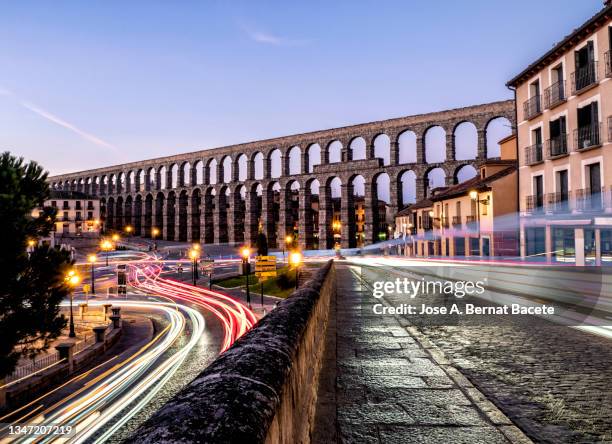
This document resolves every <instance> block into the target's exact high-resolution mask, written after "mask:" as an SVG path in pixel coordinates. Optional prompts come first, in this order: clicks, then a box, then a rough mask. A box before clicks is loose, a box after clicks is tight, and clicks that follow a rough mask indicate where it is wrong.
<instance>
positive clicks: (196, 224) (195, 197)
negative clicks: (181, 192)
mask: <svg viewBox="0 0 612 444" xmlns="http://www.w3.org/2000/svg"><path fill="white" fill-rule="evenodd" d="M196 164H197V163H196ZM196 177H197V173H196ZM201 208H202V191H201V190H200V189H199V188H194V189H193V191H192V192H191V205H190V210H191V211H190V214H188V216H187V217H190V218H191V233H190V236H191V241H193V242H197V243H200V239H201V230H200V226H201V220H200V216H201V213H202V211H201Z"/></svg>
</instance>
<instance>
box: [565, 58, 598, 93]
mask: <svg viewBox="0 0 612 444" xmlns="http://www.w3.org/2000/svg"><path fill="white" fill-rule="evenodd" d="M598 66H599V64H598V62H591V63H589V64H588V65H586V66H583V67H582V68H579V69H578V70H577V71H574V72H573V73H572V94H580V93H582V92H584V91H586V90H587V89H589V88H591V87H592V86H595V85H596V84H597V82H598V81H599V78H598V75H597V69H598Z"/></svg>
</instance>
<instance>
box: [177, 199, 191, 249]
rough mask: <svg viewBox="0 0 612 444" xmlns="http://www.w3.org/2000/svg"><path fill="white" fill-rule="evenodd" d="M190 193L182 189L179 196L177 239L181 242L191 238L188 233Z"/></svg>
mask: <svg viewBox="0 0 612 444" xmlns="http://www.w3.org/2000/svg"><path fill="white" fill-rule="evenodd" d="M188 209H189V194H188V193H187V190H181V192H180V193H179V198H178V227H177V238H176V239H177V240H178V241H179V242H187V240H188V239H189V234H188V225H189V224H188V220H189V216H190V215H189V212H188Z"/></svg>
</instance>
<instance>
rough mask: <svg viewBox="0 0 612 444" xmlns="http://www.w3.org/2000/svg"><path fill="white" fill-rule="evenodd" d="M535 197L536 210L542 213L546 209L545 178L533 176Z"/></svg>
mask: <svg viewBox="0 0 612 444" xmlns="http://www.w3.org/2000/svg"><path fill="white" fill-rule="evenodd" d="M533 196H534V205H535V210H536V211H540V210H542V208H543V207H544V176H542V175H540V176H533Z"/></svg>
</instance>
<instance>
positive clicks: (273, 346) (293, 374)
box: [127, 261, 336, 444]
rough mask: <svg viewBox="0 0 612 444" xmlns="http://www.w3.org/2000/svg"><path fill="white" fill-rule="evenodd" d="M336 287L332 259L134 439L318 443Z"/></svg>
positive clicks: (139, 440) (191, 384)
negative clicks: (317, 417) (321, 382)
mask: <svg viewBox="0 0 612 444" xmlns="http://www.w3.org/2000/svg"><path fill="white" fill-rule="evenodd" d="M335 288H336V287H335V269H334V266H333V262H332V261H330V262H328V263H327V264H326V265H325V266H324V267H322V268H321V269H320V270H319V271H318V272H317V273H316V275H315V276H314V277H313V279H311V280H310V281H309V282H307V283H306V284H305V285H304V287H302V288H300V289H299V290H297V291H296V292H295V293H293V295H292V296H291V297H289V298H288V299H286V300H285V301H283V302H282V303H281V304H279V306H278V307H277V308H276V309H275V310H273V311H272V312H270V313H269V314H268V315H267V316H265V317H264V318H262V319H261V320H260V321H259V323H258V324H256V325H255V327H253V329H252V330H251V331H249V332H248V333H246V334H245V335H244V336H243V337H242V338H240V339H239V340H238V341H236V343H235V344H234V345H233V346H232V347H230V349H229V350H227V351H226V352H225V353H223V354H222V355H221V356H219V357H218V358H217V359H216V360H215V361H214V362H213V363H212V364H211V365H210V366H209V367H208V368H207V369H206V370H204V372H203V373H201V374H200V375H199V376H198V377H197V378H196V379H194V381H193V382H191V383H190V384H189V385H188V386H187V387H185V388H184V389H183V390H182V391H181V392H180V393H179V394H178V395H177V396H175V397H174V398H173V399H172V400H171V401H170V402H168V403H167V404H166V405H165V406H164V407H163V408H162V409H160V410H159V411H158V412H157V413H155V414H154V415H153V416H152V417H151V418H150V419H149V420H148V421H147V422H146V423H145V424H144V425H143V426H141V427H140V428H139V429H138V430H137V431H136V433H134V435H133V436H132V437H131V438H130V439H128V440H127V442H130V443H147V444H148V443H151V442H183V443H190V442H193V443H195V442H198V443H236V444H238V443H240V444H243V443H275V444H276V443H280V444H295V443H306V442H310V433H311V428H312V426H313V424H312V422H313V418H314V413H315V405H316V387H317V386H318V377H319V369H320V367H321V363H322V356H323V346H324V343H325V341H324V336H325V332H326V326H327V319H328V314H329V305H330V301H331V300H332V299H333V298H334V297H335Z"/></svg>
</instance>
